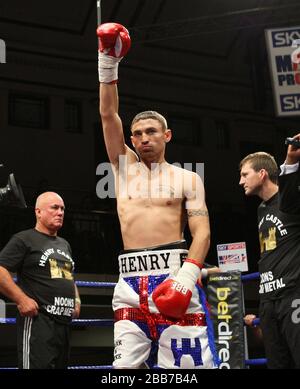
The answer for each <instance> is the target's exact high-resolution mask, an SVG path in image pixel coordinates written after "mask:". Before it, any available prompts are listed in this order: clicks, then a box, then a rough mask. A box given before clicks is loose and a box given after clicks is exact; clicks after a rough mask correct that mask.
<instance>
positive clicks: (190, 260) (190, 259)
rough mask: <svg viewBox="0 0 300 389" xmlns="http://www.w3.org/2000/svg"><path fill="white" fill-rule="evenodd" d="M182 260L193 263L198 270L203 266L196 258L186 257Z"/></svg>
mask: <svg viewBox="0 0 300 389" xmlns="http://www.w3.org/2000/svg"><path fill="white" fill-rule="evenodd" d="M184 262H189V263H193V264H194V265H196V266H198V267H199V269H200V270H201V269H202V268H203V265H200V263H199V262H198V261H196V259H192V258H186V259H185V260H184Z"/></svg>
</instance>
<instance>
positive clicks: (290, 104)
mask: <svg viewBox="0 0 300 389" xmlns="http://www.w3.org/2000/svg"><path fill="white" fill-rule="evenodd" d="M265 36H266V44H267V50H268V56H269V66H270V73H271V78H272V83H273V93H274V100H275V107H276V114H277V115H278V116H293V115H300V26H298V27H297V26H296V27H287V28H275V29H267V30H265Z"/></svg>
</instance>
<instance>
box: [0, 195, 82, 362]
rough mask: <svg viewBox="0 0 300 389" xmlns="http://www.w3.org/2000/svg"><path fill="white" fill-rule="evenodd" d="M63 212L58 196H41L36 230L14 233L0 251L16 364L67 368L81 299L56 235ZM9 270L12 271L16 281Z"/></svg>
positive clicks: (65, 248) (67, 252)
mask: <svg viewBox="0 0 300 389" xmlns="http://www.w3.org/2000/svg"><path fill="white" fill-rule="evenodd" d="M64 211H65V205H64V202H63V199H62V198H61V197H60V196H59V195H58V194H56V193H53V192H45V193H43V194H41V195H40V196H39V197H38V198H37V201H36V206H35V215H36V225H35V228H34V229H30V230H26V231H21V232H19V233H17V234H15V235H14V236H13V237H12V238H11V240H10V241H9V242H8V243H7V245H6V246H5V247H4V248H3V250H2V251H1V252H0V293H3V294H4V295H5V296H7V297H8V298H10V299H11V300H12V301H14V302H15V303H16V304H17V308H18V315H17V343H18V365H19V368H23V369H64V368H67V366H68V359H69V349H70V323H71V321H72V318H75V317H78V316H79V313H80V298H79V294H78V290H77V288H76V285H75V283H74V278H73V271H74V262H73V260H72V252H71V248H70V245H69V243H68V242H67V241H66V240H65V239H62V238H60V237H58V236H57V232H58V230H59V229H60V228H61V227H62V225H63V219H64ZM10 272H16V273H17V279H18V282H17V284H15V282H14V280H13V278H12V277H11V275H10Z"/></svg>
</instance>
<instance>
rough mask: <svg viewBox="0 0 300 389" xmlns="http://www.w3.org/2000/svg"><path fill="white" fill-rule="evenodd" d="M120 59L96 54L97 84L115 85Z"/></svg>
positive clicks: (99, 53)
mask: <svg viewBox="0 0 300 389" xmlns="http://www.w3.org/2000/svg"><path fill="white" fill-rule="evenodd" d="M121 59H122V58H115V57H111V56H109V55H106V54H103V53H101V52H100V51H99V52H98V74H99V82H103V83H105V84H112V83H116V82H117V80H118V66H119V62H120V61H121Z"/></svg>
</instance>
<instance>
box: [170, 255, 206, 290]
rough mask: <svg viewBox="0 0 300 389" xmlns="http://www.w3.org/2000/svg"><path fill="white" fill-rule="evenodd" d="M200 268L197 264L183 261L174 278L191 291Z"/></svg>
mask: <svg viewBox="0 0 300 389" xmlns="http://www.w3.org/2000/svg"><path fill="white" fill-rule="evenodd" d="M200 274H201V270H200V268H199V267H198V266H197V265H194V264H193V263H190V262H184V264H183V265H182V266H181V268H180V269H179V271H178V273H177V276H176V277H175V280H176V281H178V282H179V283H180V284H182V285H184V286H185V287H186V288H188V289H189V290H191V291H193V289H194V286H195V285H196V282H197V280H198V278H199V277H200Z"/></svg>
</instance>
